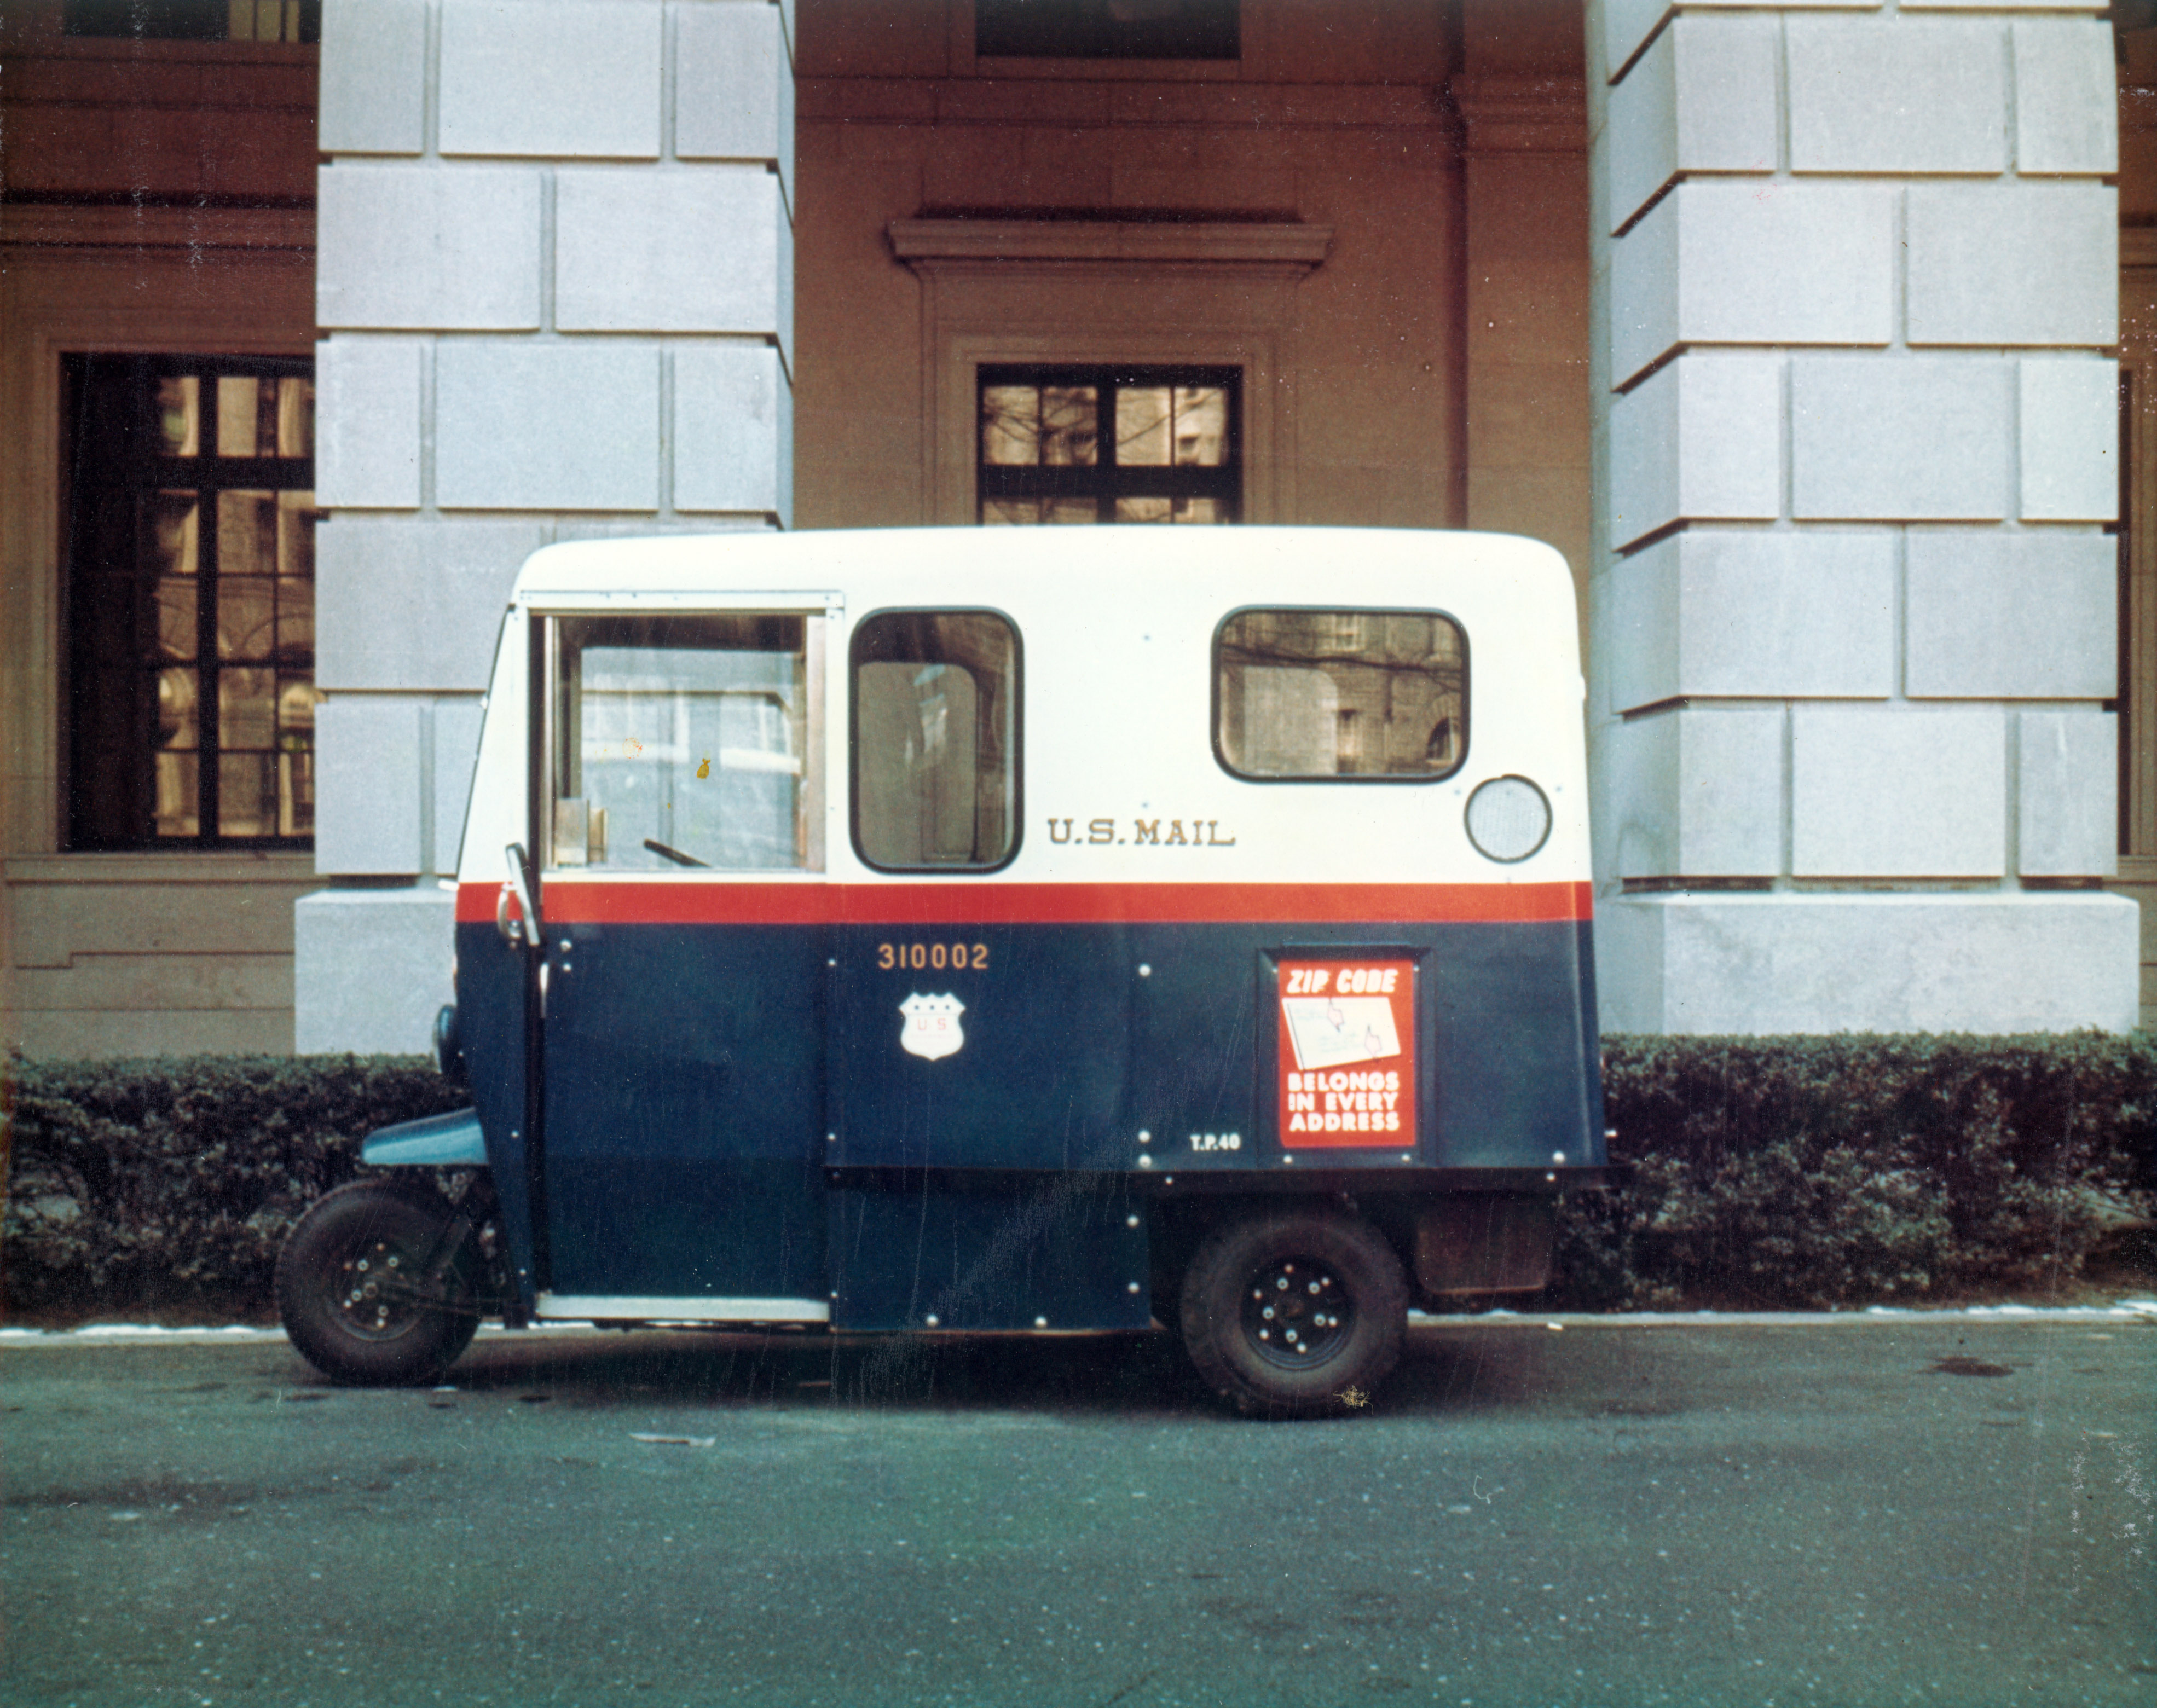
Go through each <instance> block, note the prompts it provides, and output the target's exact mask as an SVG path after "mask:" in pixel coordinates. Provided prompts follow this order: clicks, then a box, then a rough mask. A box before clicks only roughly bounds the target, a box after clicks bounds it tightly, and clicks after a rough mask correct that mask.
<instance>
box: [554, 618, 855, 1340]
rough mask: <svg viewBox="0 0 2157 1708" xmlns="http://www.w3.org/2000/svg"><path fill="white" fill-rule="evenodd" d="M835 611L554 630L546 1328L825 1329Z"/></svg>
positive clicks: (588, 623) (571, 624)
mask: <svg viewBox="0 0 2157 1708" xmlns="http://www.w3.org/2000/svg"><path fill="white" fill-rule="evenodd" d="M836 608H837V600H836V599H832V600H831V601H829V602H828V603H826V602H822V601H818V602H814V604H813V608H811V604H810V603H807V602H805V603H804V604H802V605H801V606H800V607H799V608H795V609H779V610H716V611H715V610H695V611H687V610H684V611H662V612H652V613H647V614H638V615H618V614H614V613H591V614H574V615H573V614H566V613H565V614H561V615H550V616H548V617H547V618H546V619H545V620H544V625H543V635H542V636H541V638H540V641H539V646H540V648H541V653H542V656H541V658H540V661H539V662H540V664H541V670H540V672H539V674H540V677H541V687H540V702H541V719H540V722H541V723H542V725H543V729H542V733H541V738H540V739H541V754H542V755H543V764H542V767H541V769H540V771H539V774H537V775H535V777H534V779H533V785H534V788H535V790H536V791H537V793H538V804H539V806H540V809H541V810H540V812H539V814H538V824H537V825H536V826H535V830H536V831H538V834H539V836H540V837H541V839H542V841H543V844H544V852H543V857H542V859H543V893H542V898H541V909H540V910H541V913H542V915H543V918H544V921H545V941H544V944H543V950H542V953H543V960H542V964H541V971H540V1006H541V1013H542V1021H541V1029H542V1032H543V1056H544V1066H543V1075H544V1097H543V1103H544V1118H543V1151H544V1161H543V1168H542V1170H541V1175H542V1182H543V1184H542V1191H543V1200H544V1208H543V1212H542V1215H543V1222H544V1226H545V1229H546V1234H547V1247H548V1290H547V1294H544V1295H543V1297H542V1300H541V1314H543V1315H555V1316H563V1315H584V1314H589V1315H598V1316H605V1315H608V1314H620V1315H624V1316H630V1315H636V1316H645V1317H650V1316H653V1315H659V1316H672V1317H678V1318H682V1319H689V1320H696V1319H710V1320H726V1319H731V1318H740V1317H749V1318H764V1319H769V1320H785V1319H788V1318H793V1319H797V1320H799V1319H813V1318H814V1317H815V1316H816V1314H818V1312H819V1311H820V1310H821V1300H822V1299H824V1298H825V1291H826V1290H825V1283H824V1208H823V1201H822V1191H821V1176H820V1174H819V1169H820V1165H821V1160H822V1159H821V1155H819V1150H820V1147H821V1140H822V1134H823V1124H822V1093H821V1086H822V1082H823V1021H822V1011H821V996H822V991H823V986H824V980H825V975H826V964H827V959H828V948H827V944H826V939H827V935H828V930H827V927H826V923H825V919H826V914H825V886H824V846H823V799H824V782H823V777H822V764H823V749H824V733H823V719H822V711H821V708H822V702H823V693H824V685H823V643H824V630H825V627H826V622H827V620H828V617H827V611H830V610H836ZM608 1301H614V1303H613V1304H609V1303H608Z"/></svg>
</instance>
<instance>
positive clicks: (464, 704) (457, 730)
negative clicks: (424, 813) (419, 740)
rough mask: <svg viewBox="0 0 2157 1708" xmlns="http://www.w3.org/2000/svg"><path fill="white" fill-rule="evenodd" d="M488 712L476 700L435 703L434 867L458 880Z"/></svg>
mask: <svg viewBox="0 0 2157 1708" xmlns="http://www.w3.org/2000/svg"><path fill="white" fill-rule="evenodd" d="M485 721H486V710H485V708H484V707H482V706H481V704H480V702H478V701H477V700H438V701H436V702H435V857H434V867H435V871H436V872H440V873H441V874H442V875H443V876H444V877H455V876H456V871H457V854H458V850H459V849H460V847H461V845H462V843H463V841H464V830H465V809H466V807H467V806H469V805H471V785H472V766H473V764H474V762H475V761H476V760H477V759H478V758H479V731H480V725H481V723H484V722H485Z"/></svg>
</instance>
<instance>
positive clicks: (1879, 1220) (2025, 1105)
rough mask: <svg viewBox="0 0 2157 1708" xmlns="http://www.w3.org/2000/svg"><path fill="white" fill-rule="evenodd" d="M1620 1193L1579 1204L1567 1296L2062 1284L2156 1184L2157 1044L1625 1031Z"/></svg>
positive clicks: (1752, 1301)
mask: <svg viewBox="0 0 2157 1708" xmlns="http://www.w3.org/2000/svg"><path fill="white" fill-rule="evenodd" d="M1604 1045H1605V1061H1604V1099H1605V1103H1606V1105H1607V1110H1608V1116H1609V1124H1610V1125H1611V1126H1612V1127H1614V1128H1615V1129H1617V1135H1618V1136H1617V1137H1616V1139H1614V1140H1613V1141H1612V1145H1611V1150H1612V1156H1613V1160H1616V1161H1619V1162H1624V1163H1628V1164H1630V1165H1632V1169H1633V1173H1632V1175H1631V1176H1630V1178H1629V1180H1628V1181H1627V1182H1626V1184H1625V1185H1624V1187H1623V1188H1621V1189H1620V1190H1619V1191H1615V1192H1612V1193H1609V1194H1607V1195H1602V1196H1600V1197H1599V1199H1598V1198H1597V1197H1593V1196H1587V1195H1573V1196H1572V1198H1571V1199H1570V1201H1569V1202H1568V1206H1567V1210H1566V1213H1565V1214H1563V1215H1562V1217H1560V1221H1559V1226H1560V1227H1561V1229H1562V1232H1561V1233H1560V1236H1559V1251H1558V1281H1557V1287H1556V1289H1554V1291H1553V1293H1552V1295H1551V1296H1550V1298H1549V1299H1548V1300H1547V1303H1550V1304H1553V1305H1556V1304H1566V1305H1571V1306H1574V1307H1576V1308H1580V1309H1596V1308H1600V1307H1604V1306H1609V1305H1617V1304H1630V1305H1673V1304H1678V1303H1681V1302H1682V1303H1684V1304H1689V1305H1701V1304H1730V1305H1746V1306H1790V1307H1804V1306H1813V1307H1818V1306H1823V1305H1830V1304H1864V1303H1876V1302H1897V1301H1909V1300H1913V1299H1922V1298H1927V1297H1933V1298H1938V1297H1940V1296H1943V1295H1954V1294H1960V1293H1967V1292H1969V1291H1973V1290H1977V1289H2000V1288H2014V1289H2026V1290H2029V1289H2037V1290H2043V1289H2050V1288H2051V1287H2053V1286H2055V1285H2056V1284H2058V1283H2060V1282H2061V1281H2062V1280H2066V1279H2070V1278H2072V1277H2074V1276H2075V1275H2076V1274H2077V1273H2079V1272H2080V1270H2081V1268H2082V1264H2083V1263H2084V1261H2085V1259H2086V1258H2088V1255H2089V1253H2091V1251H2092V1250H2093V1248H2095V1247H2096V1245H2097V1244H2098V1242H2099V1241H2100V1240H2102V1239H2103V1237H2104V1232H2105V1223H2104V1217H2105V1212H2106V1210H2107V1208H2108V1206H2109V1207H2111V1208H2113V1209H2114V1210H2115V1211H2116V1210H2118V1209H2131V1210H2138V1211H2139V1212H2142V1213H2144V1214H2146V1213H2147V1212H2148V1211H2149V1206H2150V1204H2151V1201H2152V1197H2151V1194H2152V1189H2153V1187H2157V1044H2153V1042H2152V1041H2151V1040H2150V1039H2149V1038H2148V1037H2144V1036H2141V1035H2139V1034H2138V1035H2135V1036H2134V1037H2107V1036H2104V1035H2103V1034H2099V1033H2095V1032H2090V1033H2077V1034H2073V1035H2070V1036H2065V1037H2004V1038H1986V1037H1866V1036H1844V1037H1789V1038H1660V1037H1613V1038H1609V1039H1606V1040H1605V1041H1604Z"/></svg>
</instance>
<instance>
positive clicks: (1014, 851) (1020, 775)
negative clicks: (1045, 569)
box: [846, 605, 1026, 877]
mask: <svg viewBox="0 0 2157 1708" xmlns="http://www.w3.org/2000/svg"><path fill="white" fill-rule="evenodd" d="M881 617H991V618H994V619H995V620H996V621H997V622H999V623H1001V624H1002V625H1004V630H1005V632H1006V633H1007V634H1008V635H1010V636H1011V646H1012V671H1011V697H1012V704H1011V753H1010V755H1009V759H1008V764H1009V768H1010V772H1011V791H1012V792H1011V836H1010V841H1009V843H1008V845H1007V846H1006V848H1005V850H1004V853H1003V857H1002V858H1001V859H1000V860H997V861H995V862H992V863H985V864H981V865H974V864H966V865H955V864H937V865H923V866H891V865H887V864H885V863H884V862H882V861H879V860H875V859H872V858H871V857H870V856H869V853H868V851H867V849H866V848H865V847H863V846H862V786H861V750H862V748H861V715H862V714H861V705H862V697H861V694H860V692H859V691H858V688H857V684H856V682H855V675H856V672H857V671H858V670H859V668H860V667H861V665H862V662H863V660H862V637H863V636H864V635H867V633H868V631H869V625H871V624H872V623H874V622H875V621H876V620H878V618H881ZM870 662H875V661H873V660H872V661H870ZM846 671H847V689H846V692H847V841H849V843H850V844H851V845H852V848H853V851H854V858H856V859H857V860H858V861H860V862H862V865H863V866H865V867H867V868H868V869H869V870H870V871H871V872H893V873H900V874H905V875H909V876H914V877H988V876H990V875H991V873H994V872H1001V871H1003V870H1005V869H1006V867H1009V866H1010V865H1011V863H1012V862H1013V861H1014V860H1017V858H1018V857H1019V854H1020V852H1021V851H1022V850H1023V849H1024V847H1025V846H1026V635H1025V633H1024V632H1023V631H1022V630H1021V629H1020V627H1019V625H1018V620H1017V618H1015V617H1013V616H1012V615H1011V613H1010V612H1008V611H1006V610H999V609H997V608H996V606H994V605H879V606H878V607H877V609H876V610H871V611H865V612H863V613H862V619H861V620H860V621H859V622H857V623H856V624H855V625H854V629H853V633H852V635H849V636H848V637H847V661H846Z"/></svg>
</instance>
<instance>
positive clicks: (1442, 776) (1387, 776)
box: [1206, 604, 1475, 787]
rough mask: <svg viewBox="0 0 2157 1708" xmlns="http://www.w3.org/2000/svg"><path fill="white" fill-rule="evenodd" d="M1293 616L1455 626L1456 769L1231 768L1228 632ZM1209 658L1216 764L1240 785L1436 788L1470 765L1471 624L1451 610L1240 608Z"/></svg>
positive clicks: (1222, 624)
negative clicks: (1225, 729) (1224, 694)
mask: <svg viewBox="0 0 2157 1708" xmlns="http://www.w3.org/2000/svg"><path fill="white" fill-rule="evenodd" d="M1290 611H1295V612H1309V613H1310V614H1311V615H1315V616H1338V617H1351V616H1352V617H1423V618H1436V619H1437V620H1439V621H1440V622H1443V623H1446V624H1449V625H1451V626H1452V629H1453V632H1454V634H1456V635H1459V637H1460V738H1459V747H1458V749H1457V750H1456V751H1455V753H1454V760H1453V763H1452V764H1450V765H1449V766H1448V767H1447V768H1446V769H1444V770H1443V771H1431V772H1427V773H1417V772H1413V771H1331V772H1328V771H1310V772H1299V773H1296V774H1293V775H1283V774H1268V773H1265V772H1260V771H1243V770H1239V769H1237V767H1236V766H1235V765H1234V764H1232V763H1230V761H1229V759H1228V753H1227V751H1226V749H1223V746H1222V744H1221V643H1222V637H1223V635H1226V634H1227V633H1228V625H1230V624H1231V623H1233V622H1234V621H1235V620H1236V619H1237V618H1238V617H1243V616H1251V615H1262V616H1264V615H1274V614H1276V613H1279V612H1290ZM1206 657H1207V666H1208V667H1209V672H1208V674H1209V688H1208V693H1207V735H1208V737H1209V738H1210V739H1211V742H1212V748H1213V762H1214V763H1215V764H1217V765H1218V766H1220V768H1221V769H1223V771H1225V772H1227V773H1228V775H1230V776H1231V777H1233V778H1234V779H1236V780H1237V781H1238V783H1259V784H1274V783H1319V784H1335V783H1350V784H1367V783H1376V784H1381V785H1386V786H1388V787H1392V786H1398V785H1411V786H1417V787H1421V786H1425V785H1429V784H1433V783H1444V782H1446V781H1448V780H1449V779H1452V778H1454V777H1458V776H1459V774H1460V772H1461V768H1462V767H1463V766H1465V765H1466V764H1467V763H1468V755H1469V752H1470V747H1471V744H1472V741H1473V737H1474V727H1475V720H1474V719H1473V718H1472V717H1471V716H1470V711H1471V709H1472V707H1473V706H1474V704H1475V698H1474V693H1473V688H1474V679H1473V671H1472V669H1471V666H1472V663H1473V660H1472V657H1471V650H1470V640H1469V635H1468V625H1466V624H1465V623H1464V622H1462V621H1461V620H1460V619H1459V618H1458V617H1456V616H1454V615H1453V613H1452V612H1450V611H1449V610H1444V609H1443V608H1442V607H1439V606H1436V605H1432V606H1429V607H1425V608H1423V609H1418V610H1409V609H1407V608H1405V607H1403V606H1400V605H1341V604H1264V605H1238V606H1237V607H1236V609H1235V610H1232V611H1229V612H1228V613H1227V614H1226V615H1223V617H1222V619H1221V620H1220V621H1219V622H1217V623H1216V624H1215V625H1213V639H1212V644H1211V645H1210V646H1208V647H1207V654H1206Z"/></svg>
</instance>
